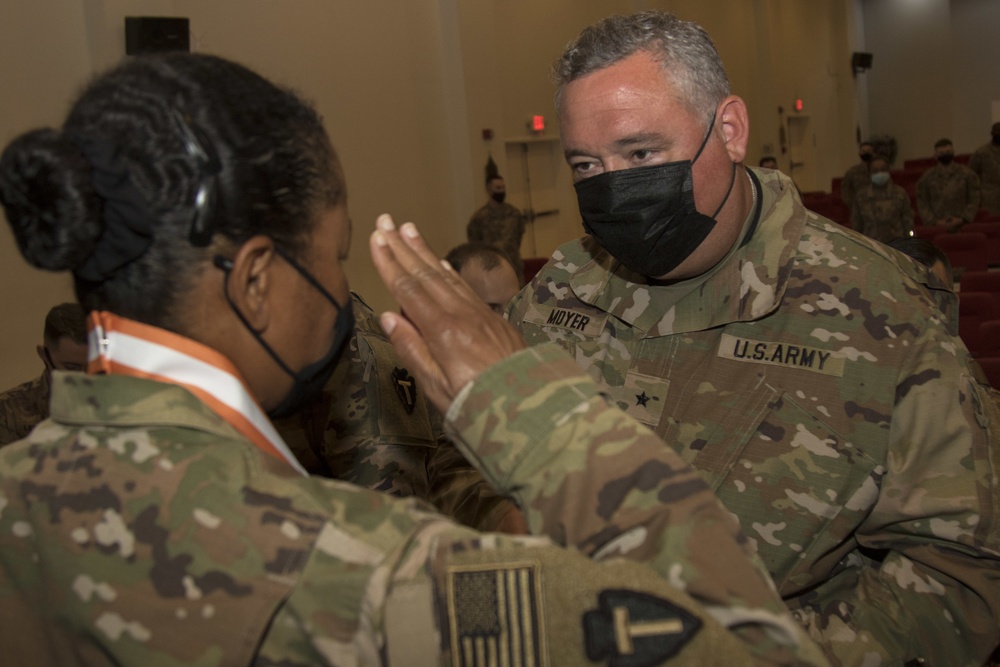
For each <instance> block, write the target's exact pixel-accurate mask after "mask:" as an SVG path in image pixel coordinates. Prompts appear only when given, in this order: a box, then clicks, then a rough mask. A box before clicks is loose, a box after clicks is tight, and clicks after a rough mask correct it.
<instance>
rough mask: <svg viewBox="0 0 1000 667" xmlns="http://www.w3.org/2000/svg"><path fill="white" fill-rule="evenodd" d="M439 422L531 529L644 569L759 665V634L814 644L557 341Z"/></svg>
mask: <svg viewBox="0 0 1000 667" xmlns="http://www.w3.org/2000/svg"><path fill="white" fill-rule="evenodd" d="M448 427H449V434H450V435H452V438H453V440H455V442H456V444H458V446H459V447H460V448H461V449H462V450H463V452H464V453H465V454H466V456H467V457H468V458H469V459H470V460H471V461H473V462H474V463H475V464H476V466H477V467H478V468H480V470H482V472H483V474H484V475H485V476H486V478H487V479H488V480H490V481H491V482H492V483H493V486H494V487H495V488H497V489H498V490H499V491H500V492H501V493H506V494H510V495H512V496H513V497H514V498H515V499H516V500H517V501H518V504H519V506H520V507H521V508H522V509H524V511H525V513H526V515H527V519H528V523H529V526H530V528H531V531H532V532H533V533H536V534H545V535H548V536H550V537H551V538H552V539H554V540H555V541H556V542H557V543H558V544H560V545H562V546H569V547H573V548H575V549H577V550H579V551H580V552H582V553H583V554H584V555H587V556H590V557H591V558H593V559H595V560H599V561H603V560H608V559H617V558H625V559H627V560H629V561H634V562H636V563H642V564H644V565H646V566H648V567H649V568H651V569H652V571H654V572H656V573H657V574H658V576H660V577H665V578H667V579H668V580H669V581H670V583H671V584H672V585H673V586H676V587H679V588H680V589H682V590H684V591H685V593H686V594H687V595H688V596H690V597H691V598H692V599H693V600H695V601H697V602H698V604H700V605H703V606H704V608H705V609H706V610H708V611H709V613H710V614H711V615H714V616H715V617H716V618H717V619H722V624H723V625H724V626H726V627H728V628H729V629H730V631H731V632H733V633H734V634H735V635H736V636H737V637H739V638H740V639H741V640H742V641H743V642H744V643H745V645H746V646H747V648H748V649H749V650H750V651H751V652H752V653H754V654H755V655H756V656H757V657H758V658H759V659H760V660H761V661H763V662H767V660H768V659H769V658H768V657H767V656H769V655H772V653H771V652H772V651H775V650H778V649H777V647H776V645H775V644H773V643H771V641H770V640H766V639H764V637H765V636H770V637H771V638H772V639H773V638H774V637H776V636H779V635H780V636H782V637H784V639H786V640H788V641H789V642H791V643H790V644H788V645H786V646H785V649H788V648H789V647H791V646H799V647H800V648H803V650H806V653H808V652H809V650H812V649H811V647H809V646H808V644H802V643H800V639H799V638H798V632H797V629H795V628H793V627H792V626H790V625H788V624H787V622H786V621H787V619H788V617H787V616H786V610H785V607H784V605H783V604H782V603H781V601H780V599H779V598H778V597H777V595H776V594H775V592H774V590H773V588H772V584H771V582H770V579H769V577H768V575H767V574H766V573H765V572H764V570H763V568H761V567H760V565H759V564H758V563H757V562H756V561H755V560H754V559H753V558H752V556H751V553H752V549H751V547H750V546H749V544H748V543H747V541H746V538H745V536H743V534H742V533H741V532H740V530H739V527H738V525H737V523H736V522H735V520H734V519H733V517H732V516H731V515H730V514H729V512H727V511H726V510H725V509H724V508H723V507H722V505H721V504H720V503H719V502H718V501H717V500H716V499H715V498H714V496H713V494H712V493H711V491H710V490H709V489H708V487H707V486H706V485H705V484H704V483H703V482H702V481H701V478H700V477H699V476H698V475H697V473H695V472H694V471H693V470H692V469H691V468H690V467H689V466H687V465H686V464H685V463H683V461H681V460H680V458H679V457H678V456H677V455H676V454H675V453H674V452H673V451H672V450H671V449H670V448H669V447H666V446H664V443H663V442H662V441H661V440H660V439H659V438H657V437H656V436H655V435H654V434H653V433H652V432H650V431H649V430H647V429H646V428H645V427H644V426H642V425H641V424H639V423H638V422H635V421H633V420H631V419H630V418H629V417H628V416H626V415H625V414H624V413H622V412H621V411H619V410H618V409H616V408H613V407H611V406H609V405H608V404H607V403H606V401H605V400H604V399H603V398H602V397H601V396H600V394H599V393H598V390H597V386H596V385H595V384H594V383H593V381H592V380H591V379H590V378H589V377H588V376H587V375H586V374H585V373H583V372H582V371H581V370H580V369H579V368H578V367H577V366H576V364H575V362H574V361H573V360H572V359H571V358H570V357H569V356H568V355H566V354H565V353H564V352H562V351H561V349H560V348H559V347H558V346H556V345H554V344H546V345H542V346H538V347H533V348H529V349H527V350H524V351H522V352H520V353H518V354H517V355H515V356H513V357H511V358H509V359H508V360H506V361H505V362H503V363H501V364H498V365H497V366H494V367H493V368H491V369H489V370H488V371H487V372H486V373H484V374H483V376H482V377H481V378H480V380H479V381H477V382H476V383H475V384H474V385H471V386H469V387H466V388H465V390H464V391H463V393H462V395H461V396H460V397H459V398H458V399H457V400H456V401H455V403H454V404H453V405H452V408H451V410H450V411H449V414H448ZM740 609H742V610H743V612H746V613H748V614H749V615H748V616H744V615H743V612H740V611H739V610H740ZM752 618H753V619H756V620H751V619H752ZM771 631H773V632H774V633H775V634H773V635H769V634H768V633H769V632H771ZM779 643H780V642H779ZM779 652H780V651H779Z"/></svg>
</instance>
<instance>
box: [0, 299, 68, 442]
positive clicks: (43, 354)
mask: <svg viewBox="0 0 1000 667" xmlns="http://www.w3.org/2000/svg"><path fill="white" fill-rule="evenodd" d="M86 320H87V318H86V315H85V314H84V312H83V308H81V307H80V305H79V304H76V303H62V304H59V305H58V306H54V307H53V308H52V309H51V310H50V311H49V314H48V315H46V316H45V332H44V333H43V335H42V344H41V345H39V346H37V347H36V348H35V350H36V351H37V352H38V357H39V358H40V359H41V360H42V363H43V364H45V370H44V371H42V374H41V375H39V376H38V377H37V378H35V379H34V380H29V381H27V382H25V383H23V384H19V385H17V386H16V387H14V388H12V389H8V390H7V391H5V392H3V393H2V394H0V446H2V445H6V444H9V443H11V442H14V441H15V440H20V439H21V438H23V437H25V436H26V435H28V433H30V432H31V429H33V428H35V426H36V425H37V424H38V422H40V421H42V420H43V419H45V418H46V417H48V416H49V387H50V385H51V380H52V371H54V370H55V371H82V370H84V368H86V366H87V321H86Z"/></svg>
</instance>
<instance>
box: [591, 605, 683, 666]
mask: <svg viewBox="0 0 1000 667" xmlns="http://www.w3.org/2000/svg"><path fill="white" fill-rule="evenodd" d="M598 601H599V606H598V608H597V609H594V610H592V611H588V612H586V613H585V614H584V615H583V626H584V635H585V636H586V638H587V657H588V658H590V659H591V660H594V661H604V660H606V661H607V664H608V665H612V666H613V667H644V666H645V665H659V664H661V663H663V662H665V661H666V660H667V659H668V658H670V657H672V656H673V655H675V654H676V653H677V652H678V651H679V650H681V648H682V647H683V646H684V645H685V644H687V643H688V642H689V641H690V640H691V638H692V637H693V636H694V635H695V634H696V633H697V632H698V630H700V629H701V621H700V620H698V619H697V618H696V617H695V616H693V615H691V614H689V613H688V612H686V611H684V610H683V609H681V608H680V607H678V606H677V605H675V604H672V603H671V602H669V601H668V600H664V599H663V598H659V597H656V596H654V595H649V594H647V593H639V592H636V591H629V590H605V591H601V594H600V595H599V596H598Z"/></svg>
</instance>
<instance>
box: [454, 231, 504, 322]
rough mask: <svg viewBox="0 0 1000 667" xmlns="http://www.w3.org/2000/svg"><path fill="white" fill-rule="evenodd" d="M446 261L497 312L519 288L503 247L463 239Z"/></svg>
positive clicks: (500, 311) (502, 309)
mask: <svg viewBox="0 0 1000 667" xmlns="http://www.w3.org/2000/svg"><path fill="white" fill-rule="evenodd" d="M445 261H447V262H448V263H449V264H451V268H453V269H455V271H457V272H458V275H460V276H462V280H464V281H465V282H467V283H468V284H469V287H471V288H472V291H473V292H475V293H476V294H477V295H478V296H479V298H480V299H482V300H483V301H485V302H486V305H488V306H489V307H490V308H492V309H493V312H495V313H497V314H498V315H499V314H502V313H503V311H504V307H505V306H506V305H507V304H508V303H510V300H511V299H513V298H514V295H515V294H517V291H518V289H520V285H519V283H518V277H517V273H516V272H515V270H514V265H513V264H512V263H511V261H510V259H508V258H507V256H506V255H505V254H504V253H503V252H502V251H500V250H497V249H496V248H494V247H492V246H488V245H486V244H484V243H463V244H462V245H460V246H457V247H455V248H452V250H451V251H450V252H449V253H448V254H447V255H446V256H445Z"/></svg>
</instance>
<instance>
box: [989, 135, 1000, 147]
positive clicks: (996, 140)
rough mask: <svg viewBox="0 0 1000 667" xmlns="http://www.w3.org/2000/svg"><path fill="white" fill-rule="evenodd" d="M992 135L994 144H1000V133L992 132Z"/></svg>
mask: <svg viewBox="0 0 1000 667" xmlns="http://www.w3.org/2000/svg"><path fill="white" fill-rule="evenodd" d="M990 136H991V137H993V144H994V145H995V146H1000V134H992V135H990Z"/></svg>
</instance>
